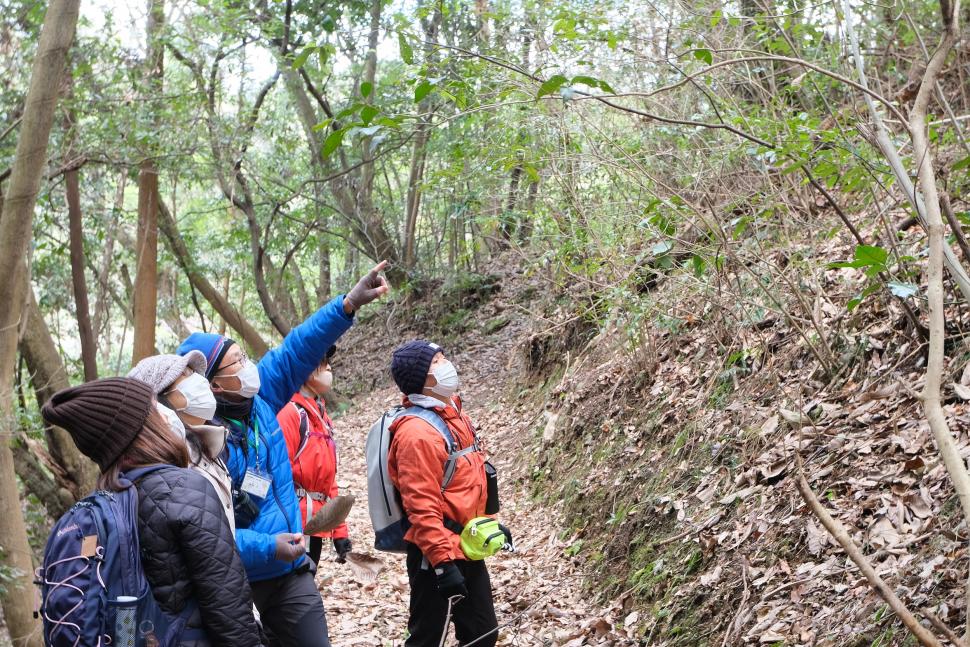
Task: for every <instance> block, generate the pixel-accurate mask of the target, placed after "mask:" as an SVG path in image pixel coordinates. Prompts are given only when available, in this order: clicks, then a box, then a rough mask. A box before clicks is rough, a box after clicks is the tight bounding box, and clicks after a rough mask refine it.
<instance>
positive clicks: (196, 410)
mask: <svg viewBox="0 0 970 647" xmlns="http://www.w3.org/2000/svg"><path fill="white" fill-rule="evenodd" d="M175 390H176V391H178V392H179V393H181V394H182V395H183V396H185V406H184V407H182V408H181V409H179V411H181V412H182V413H187V414H189V415H190V416H195V417H196V418H201V419H202V420H212V417H213V416H214V415H216V397H215V396H214V395H212V391H211V390H210V389H209V382H208V381H207V380H206V379H205V378H204V377H202V376H201V375H199V374H198V373H192V375H190V376H188V377H187V378H185V379H184V380H182V381H181V382H179V383H178V384H176V385H175Z"/></svg>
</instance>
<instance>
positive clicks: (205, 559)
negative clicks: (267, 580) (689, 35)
mask: <svg viewBox="0 0 970 647" xmlns="http://www.w3.org/2000/svg"><path fill="white" fill-rule="evenodd" d="M41 415H42V416H43V417H44V420H45V421H46V422H47V423H48V424H51V425H57V426H58V427H61V428H63V429H65V430H66V431H67V432H68V433H69V434H70V435H71V438H72V439H73V440H74V443H75V444H76V445H77V447H78V449H79V450H80V451H81V453H82V454H84V455H85V456H87V457H88V458H90V459H91V460H93V461H94V462H95V463H97V465H98V467H99V468H100V470H101V476H100V478H99V479H98V491H97V492H95V493H94V494H92V495H91V496H89V497H87V498H85V500H84V501H82V502H81V503H79V504H78V505H75V506H74V507H72V508H71V510H69V511H68V512H67V513H66V514H65V515H64V516H63V517H61V520H60V521H58V523H57V525H55V527H54V529H53V530H52V532H51V536H50V539H49V540H48V543H47V548H46V549H45V553H44V564H43V566H42V567H41V569H39V571H38V574H39V575H40V576H41V577H42V578H43V579H42V582H43V585H42V606H41V613H42V617H43V619H44V640H45V644H48V645H54V646H60V645H95V644H97V645H106V644H111V645H135V644H136V641H137V644H138V645H150V644H155V645H158V644H165V645H183V646H188V645H191V646H195V647H205V646H207V645H211V646H214V647H218V646H225V647H257V646H258V645H261V644H262V643H261V639H260V632H259V628H258V627H257V624H256V620H255V618H254V617H253V602H252V594H251V592H250V587H249V582H248V581H247V580H246V571H245V569H244V567H243V563H242V560H241V559H240V557H239V553H238V552H237V551H236V546H235V542H234V540H233V536H232V530H231V529H230V527H229V523H228V521H227V519H226V515H225V513H224V512H223V503H222V500H221V499H220V498H219V495H218V494H217V493H216V490H215V489H214V488H213V486H212V484H211V483H210V482H209V480H208V479H207V478H206V477H205V476H203V475H202V474H200V473H199V472H197V471H195V470H190V469H185V468H186V467H187V466H188V464H189V454H188V450H187V449H186V446H185V442H184V439H183V438H180V437H179V436H177V435H175V434H174V433H172V431H171V429H170V427H169V423H168V421H167V420H166V418H165V417H164V415H163V414H162V413H161V411H160V409H159V404H158V402H157V400H156V399H155V395H154V393H153V392H152V387H150V386H149V385H147V384H145V383H144V382H142V381H140V380H135V379H131V378H106V379H101V380H95V381H92V382H88V383H86V384H82V385H80V386H76V387H72V388H69V389H64V390H62V391H58V392H57V393H55V394H54V395H53V396H52V397H51V399H50V400H48V401H47V403H45V404H44V406H43V408H42V409H41ZM132 483H133V485H132ZM139 548H140V550H139ZM94 560H96V562H95V561H94ZM94 563H97V568H89V567H88V566H89V565H91V564H94ZM143 587H144V588H143ZM146 589H147V590H146ZM104 599H107V600H108V601H109V603H108V604H107V605H106V604H104V603H102V602H101V600H104Z"/></svg>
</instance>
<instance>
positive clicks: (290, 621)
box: [250, 562, 330, 647]
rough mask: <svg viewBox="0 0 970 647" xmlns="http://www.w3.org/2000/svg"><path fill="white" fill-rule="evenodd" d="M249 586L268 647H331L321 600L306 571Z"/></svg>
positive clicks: (310, 574) (309, 574) (302, 570)
mask: <svg viewBox="0 0 970 647" xmlns="http://www.w3.org/2000/svg"><path fill="white" fill-rule="evenodd" d="M304 563H306V562H304ZM250 586H251V587H252V589H253V600H254V601H255V602H256V608H257V609H259V615H260V620H261V621H262V623H263V628H264V629H265V630H266V634H267V636H268V637H269V644H270V647H330V635H329V633H328V632H327V615H326V613H325V612H324V610H323V600H321V599H320V592H319V591H317V585H316V583H315V582H314V581H313V573H311V572H310V571H309V570H308V569H306V570H305V569H297V571H293V572H292V573H288V574H287V575H283V576H282V577H276V578H273V579H271V580H263V581H261V582H251V583H250Z"/></svg>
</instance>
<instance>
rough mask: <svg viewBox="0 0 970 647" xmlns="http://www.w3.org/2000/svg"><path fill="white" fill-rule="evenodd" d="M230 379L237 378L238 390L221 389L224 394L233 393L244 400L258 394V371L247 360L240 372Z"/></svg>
mask: <svg viewBox="0 0 970 647" xmlns="http://www.w3.org/2000/svg"><path fill="white" fill-rule="evenodd" d="M227 377H228V376H227ZM232 377H238V378H239V390H238V391H230V390H229V389H223V391H225V392H226V393H235V394H236V395H240V396H242V397H244V398H251V397H253V396H255V395H256V394H257V393H259V370H258V369H257V368H256V365H255V364H253V363H252V362H250V361H249V360H248V359H247V360H246V361H245V362H244V363H243V367H242V370H241V371H239V372H238V373H236V374H235V375H234V376H232Z"/></svg>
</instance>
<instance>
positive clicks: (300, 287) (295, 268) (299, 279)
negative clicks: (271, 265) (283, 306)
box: [289, 261, 313, 319]
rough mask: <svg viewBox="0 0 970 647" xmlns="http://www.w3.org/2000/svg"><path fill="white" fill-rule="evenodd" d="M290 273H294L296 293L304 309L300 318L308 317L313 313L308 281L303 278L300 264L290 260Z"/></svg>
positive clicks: (301, 308)
mask: <svg viewBox="0 0 970 647" xmlns="http://www.w3.org/2000/svg"><path fill="white" fill-rule="evenodd" d="M289 267H290V273H291V274H293V282H294V283H296V294H297V296H298V297H299V299H300V310H301V311H302V316H301V317H300V319H306V318H307V317H309V316H310V315H311V314H313V307H312V306H311V305H310V293H309V292H308V291H307V287H306V282H305V281H304V280H303V272H302V271H301V270H300V266H299V265H298V264H297V263H296V262H294V261H291V262H290V265H289Z"/></svg>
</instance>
